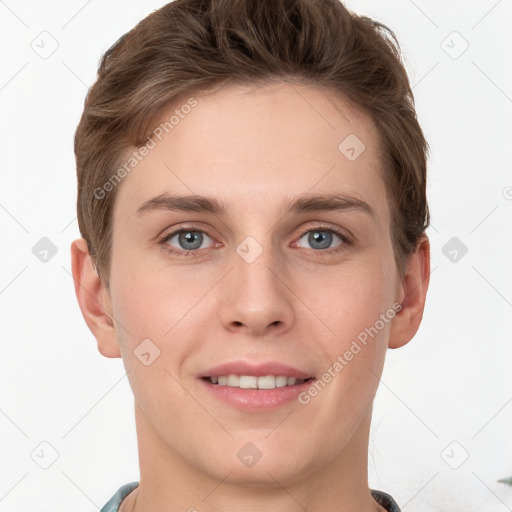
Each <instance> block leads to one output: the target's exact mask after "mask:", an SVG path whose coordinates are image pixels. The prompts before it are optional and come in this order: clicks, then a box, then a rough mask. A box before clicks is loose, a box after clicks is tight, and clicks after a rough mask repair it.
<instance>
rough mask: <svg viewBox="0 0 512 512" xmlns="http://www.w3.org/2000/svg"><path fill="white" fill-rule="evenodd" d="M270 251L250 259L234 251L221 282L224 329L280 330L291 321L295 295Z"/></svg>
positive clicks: (260, 333)
mask: <svg viewBox="0 0 512 512" xmlns="http://www.w3.org/2000/svg"><path fill="white" fill-rule="evenodd" d="M270 252H271V251H270V250H268V251H264V252H263V253H262V254H261V255H260V256H259V257H258V258H257V259H256V260H255V261H253V262H252V263H248V262H247V261H245V260H244V259H243V258H242V257H240V256H239V255H238V254H236V253H235V254H234V257H233V267H232V269H231V271H230V272H229V273H228V275H227V276H226V278H225V279H224V280H223V281H224V282H223V283H222V298H221V311H220V318H221V322H222V324H223V326H224V328H225V329H227V330H229V331H240V332H245V333H246V334H248V335H253V336H264V335H268V334H272V335H277V334H282V333H283V332H286V331H287V330H288V329H290V328H291V326H292V325H293V322H294V309H293V303H292V300H293V297H294V295H293V293H292V291H291V290H290V288H289V286H288V285H287V279H286V273H285V272H284V271H283V268H282V267H280V266H279V264H278V262H277V261H276V259H275V258H274V257H273V256H272V254H270Z"/></svg>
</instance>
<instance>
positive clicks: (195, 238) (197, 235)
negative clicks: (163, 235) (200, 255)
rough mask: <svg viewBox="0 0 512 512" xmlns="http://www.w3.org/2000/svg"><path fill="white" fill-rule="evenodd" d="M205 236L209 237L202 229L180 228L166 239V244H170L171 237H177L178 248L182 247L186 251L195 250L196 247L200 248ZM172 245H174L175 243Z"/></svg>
mask: <svg viewBox="0 0 512 512" xmlns="http://www.w3.org/2000/svg"><path fill="white" fill-rule="evenodd" d="M205 237H206V238H209V239H210V240H211V238H210V237H209V236H208V235H207V234H206V233H204V232H203V231H198V230H191V229H189V230H182V231H178V232H177V233H174V234H173V235H172V236H170V237H169V239H168V240H167V243H168V244H171V242H172V241H173V239H175V238H177V243H178V247H177V248H178V249H183V250H186V251H195V250H197V249H201V246H202V245H203V242H204V241H205ZM173 247H176V246H175V245H174V246H173Z"/></svg>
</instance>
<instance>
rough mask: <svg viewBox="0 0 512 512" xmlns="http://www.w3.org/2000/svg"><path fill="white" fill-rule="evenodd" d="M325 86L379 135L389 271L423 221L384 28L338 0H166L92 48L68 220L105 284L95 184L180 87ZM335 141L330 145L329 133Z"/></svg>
mask: <svg viewBox="0 0 512 512" xmlns="http://www.w3.org/2000/svg"><path fill="white" fill-rule="evenodd" d="M288 79H291V80H293V81H295V82H296V83H298V84H301V83H302V84H304V83H306V84H308V85H313V86H315V85H318V86H326V87H327V88H329V90H331V91H332V92H333V96H335V95H336V93H339V94H341V95H344V96H345V97H347V98H349V99H350V100H351V101H352V102H354V103H355V104H356V105H357V106H359V107H360V108H361V109H362V110H363V111H365V112H366V113H368V114H369V115H370V117H371V118H372V120H373V122H374V123H375V125H376V127H377V130H378V133H379V135H380V143H381V149H382V151H381V153H382V157H381V158H382V167H383V178H384V180H385V183H386V191H387V198H388V202H389V205H390V209H391V228H390V229H391V239H392V243H393V248H394V255H395V261H396V264H397V268H398V270H399V272H400V275H401V276H403V275H404V274H405V264H406V261H407V257H408V256H409V255H410V254H411V252H412V251H413V250H414V248H415V246H416V244H417V242H418V239H419V237H420V236H421V235H422V234H423V232H424V231H425V229H426V228H427V227H428V226H429V223H430V217H429V210H428V205H427V198H426V161H427V156H428V151H429V148H428V144H427V142H426V140H425V137H424V135H423V132H422V130H421V128H420V125H419V123H418V121H417V117H416V112H415V108H414V98H413V94H412V90H411V87H410V84H409V80H408V77H407V73H406V71H405V69H404V66H403V63H402V58H401V52H400V48H399V44H398V41H397V40H396V37H395V34H394V33H393V32H392V31H391V30H390V29H389V28H388V27H386V26H385V25H383V24H381V23H379V22H376V21H374V20H372V19H370V18H368V17H365V16H359V15H356V14H355V13H352V12H351V11H349V10H348V9H347V8H346V7H345V6H344V5H343V4H342V3H341V2H340V1H339V0H208V1H205V0H175V1H173V2H171V3H169V4H167V5H165V6H164V7H162V8H160V9H158V10H157V11H155V12H153V13H152V14H150V15H149V16H147V17H146V18H145V19H143V20H142V21H141V22H140V23H138V24H137V25H136V26H135V27H134V28H133V29H132V30H130V31H129V32H127V33H126V34H124V35H123V36H122V37H121V38H120V39H119V40H118V41H117V42H116V43H115V44H114V45H113V46H112V47H111V48H110V49H109V50H108V51H107V52H106V53H105V54H104V56H103V58H102V59H101V61H100V64H99V68H98V77H97V81H96V82H95V84H94V85H93V86H92V87H91V89H90V90H89V92H88V94H87V97H86V100H85V108H84V111H83V114H82V117H81V119H80V123H79V125H78V128H77V130H76V133H75V144H74V149H75V156H76V163H77V178H78V201H77V210H78V225H79V228H80V233H81V235H82V237H83V238H84V239H85V240H86V241H87V244H88V248H89V252H90V254H91V256H92V258H93V261H94V263H95V265H96V268H97V270H98V274H99V275H100V277H101V278H102V279H103V280H104V281H105V282H106V284H107V286H108V276H109V273H110V254H111V241H112V213H113V205H114V201H115V197H116V194H117V188H114V189H113V190H112V191H111V192H110V193H109V194H105V197H102V198H98V197H97V194H96V193H95V192H94V191H95V190H97V189H98V187H102V185H103V184H105V183H106V182H107V181H108V180H109V179H110V178H111V176H112V175H113V172H114V171H115V169H116V168H118V166H119V165H120V164H121V158H122V156H123V154H124V153H125V152H126V150H127V149H128V148H130V147H133V146H138V145H140V144H142V143H144V142H145V141H146V140H147V139H148V134H149V133H150V132H151V126H152V123H154V122H155V120H156V119H157V118H158V117H159V116H161V114H162V111H163V109H165V108H168V107H169V106H170V105H171V104H172V103H173V102H175V101H176V100H177V98H179V97H180V96H183V94H192V93H193V92H201V91H206V90H210V89H212V87H215V86H219V85H221V84H223V83H224V82H225V81H226V80H231V81H232V82H234V83H240V84H255V83H257V84H263V83H269V82H272V81H278V80H288ZM340 142H341V141H340Z"/></svg>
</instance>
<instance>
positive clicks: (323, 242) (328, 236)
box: [299, 229, 343, 249]
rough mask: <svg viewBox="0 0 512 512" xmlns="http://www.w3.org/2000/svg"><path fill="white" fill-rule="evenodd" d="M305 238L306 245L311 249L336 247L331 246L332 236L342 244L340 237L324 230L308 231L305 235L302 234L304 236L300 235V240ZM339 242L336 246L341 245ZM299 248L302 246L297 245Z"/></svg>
mask: <svg viewBox="0 0 512 512" xmlns="http://www.w3.org/2000/svg"><path fill="white" fill-rule="evenodd" d="M306 236H307V241H308V244H309V245H310V247H311V249H331V248H332V247H336V246H332V245H331V244H332V243H333V236H335V237H338V238H339V239H340V240H341V242H343V240H342V238H341V237H340V235H338V234H336V233H334V232H333V231H330V230H326V229H313V230H310V231H308V232H307V233H304V235H302V237H301V240H302V239H303V238H304V237H306ZM299 242H300V241H299ZM341 242H340V243H338V244H337V245H341ZM299 247H303V246H302V245H300V243H299Z"/></svg>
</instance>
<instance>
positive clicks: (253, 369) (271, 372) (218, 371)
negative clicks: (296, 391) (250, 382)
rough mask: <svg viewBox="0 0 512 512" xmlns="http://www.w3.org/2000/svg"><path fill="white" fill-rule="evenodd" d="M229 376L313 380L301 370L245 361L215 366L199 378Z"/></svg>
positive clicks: (270, 363)
mask: <svg viewBox="0 0 512 512" xmlns="http://www.w3.org/2000/svg"><path fill="white" fill-rule="evenodd" d="M229 375H236V376H238V377H240V376H251V377H266V376H274V377H278V376H282V377H287V378H288V377H293V378H295V379H297V381H301V380H306V379H310V378H313V377H314V376H313V375H312V374H311V373H307V372H305V371H303V370H299V369H297V368H293V367H292V366H288V365H285V364H282V363H278V362H266V363H261V364H257V365H255V364H250V363H247V362H245V361H235V362H232V363H225V364H221V365H219V366H215V367H213V368H210V369H208V370H206V371H205V372H203V373H202V374H201V375H199V377H200V378H203V379H205V378H207V379H211V378H212V377H213V378H217V379H218V377H227V376H229Z"/></svg>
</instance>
